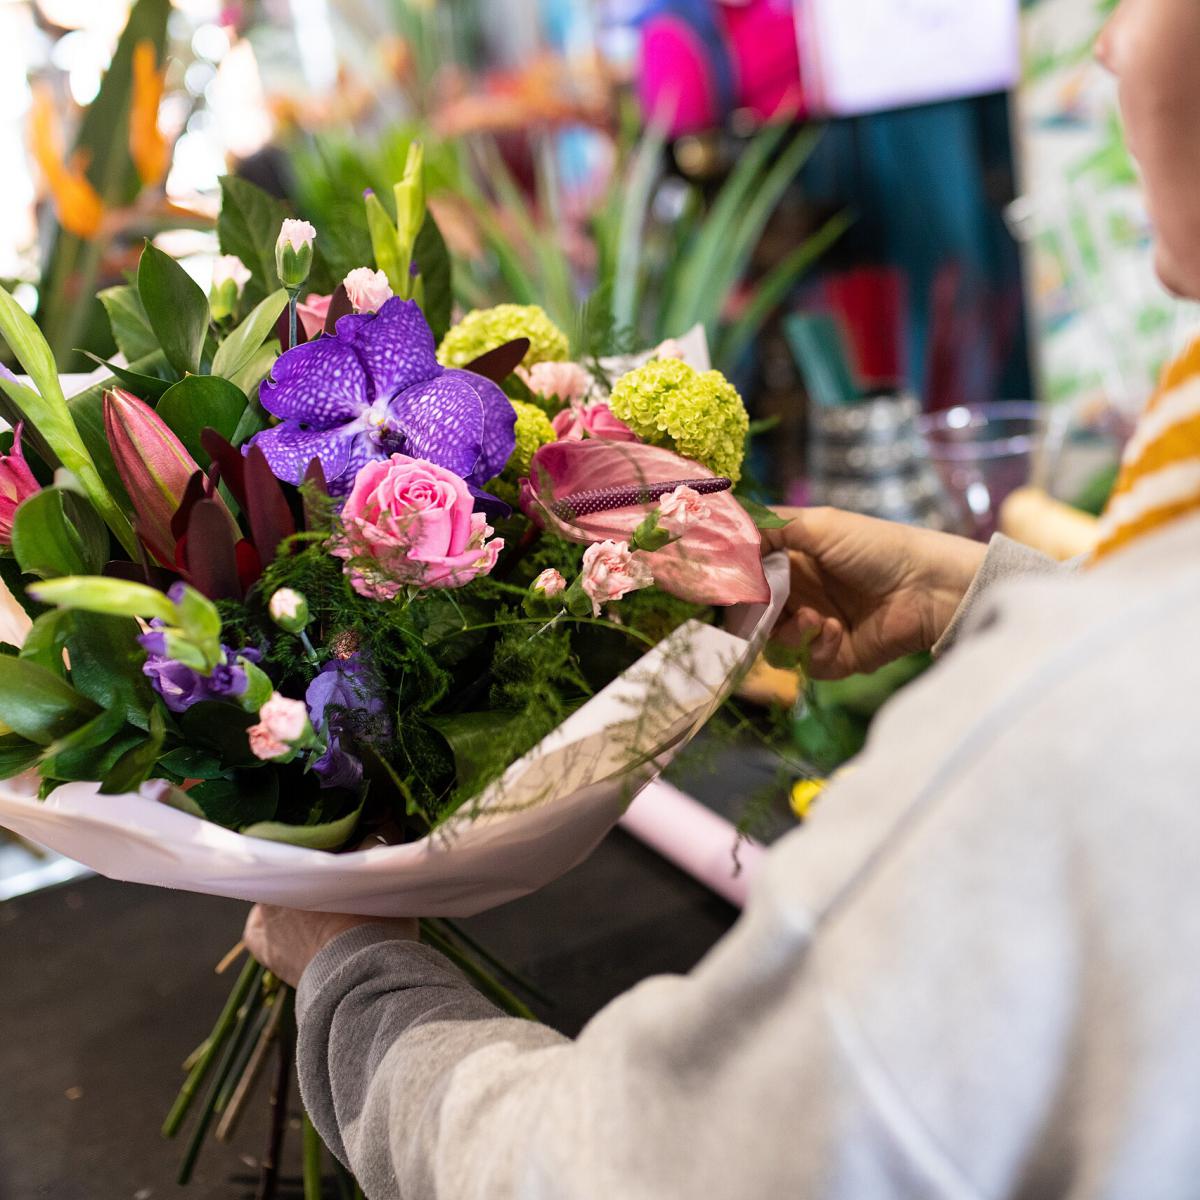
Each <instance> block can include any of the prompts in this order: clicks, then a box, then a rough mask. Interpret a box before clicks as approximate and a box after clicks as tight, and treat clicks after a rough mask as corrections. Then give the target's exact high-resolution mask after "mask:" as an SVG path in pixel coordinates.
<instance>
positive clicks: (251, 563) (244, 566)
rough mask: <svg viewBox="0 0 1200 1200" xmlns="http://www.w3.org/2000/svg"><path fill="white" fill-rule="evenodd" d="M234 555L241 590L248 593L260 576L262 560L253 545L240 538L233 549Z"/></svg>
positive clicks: (247, 540)
mask: <svg viewBox="0 0 1200 1200" xmlns="http://www.w3.org/2000/svg"><path fill="white" fill-rule="evenodd" d="M234 553H235V555H236V557H237V571H238V580H239V581H240V582H241V585H242V590H243V591H244V592H248V591H249V590H250V589H251V588H252V587H253V586H254V585H255V584H256V583H257V582H258V580H259V576H261V575H262V569H263V564H262V559H261V558H260V557H259V554H258V551H257V550H256V549H255V548H254V544H253V543H252V542H251V541H250V540H249V539H247V538H242V540H241V541H240V542H238V544H237V546H236V547H234Z"/></svg>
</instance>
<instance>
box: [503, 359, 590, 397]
mask: <svg viewBox="0 0 1200 1200" xmlns="http://www.w3.org/2000/svg"><path fill="white" fill-rule="evenodd" d="M517 375H518V377H519V378H520V379H521V381H522V383H524V384H525V386H526V387H527V388H528V389H529V390H530V391H531V392H534V393H536V394H537V395H539V396H547V397H550V398H554V399H558V400H562V401H563V402H564V403H565V404H574V403H575V402H576V401H577V400H582V399H583V398H584V396H586V395H587V394H588V389H589V388H591V386H592V377H591V375H589V374H588V373H587V371H585V370H584V369H583V367H581V366H580V365H579V364H578V363H573V362H540V363H534V364H533V366H532V367H530V368H529V369H528V370H526V369H525V368H524V367H518V368H517Z"/></svg>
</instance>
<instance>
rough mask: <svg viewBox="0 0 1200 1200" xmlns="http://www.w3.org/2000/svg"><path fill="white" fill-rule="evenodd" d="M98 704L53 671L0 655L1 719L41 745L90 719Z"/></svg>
mask: <svg viewBox="0 0 1200 1200" xmlns="http://www.w3.org/2000/svg"><path fill="white" fill-rule="evenodd" d="M98 711H99V709H98V707H97V705H95V704H93V703H92V701H90V700H88V699H87V698H86V697H85V696H82V695H80V693H79V692H77V691H76V690H75V689H74V688H73V687H71V686H70V684H67V683H65V682H64V681H63V680H62V679H60V678H59V677H58V676H57V675H56V674H55V673H54V672H53V671H50V670H48V669H47V668H46V667H42V666H39V665H38V664H37V663H35V662H30V661H29V660H27V659H22V658H12V657H10V656H8V655H0V721H2V722H3V723H4V724H5V725H7V726H8V727H9V729H11V730H12V731H13V732H14V733H17V734H20V736H21V737H23V738H25V739H27V740H28V741H31V742H36V743H37V744H38V745H39V746H49V745H51V744H52V743H53V742H54V741H55V740H56V739H58V738H62V737H64V736H66V735H67V734H69V733H70V732H71V731H72V730H74V729H77V728H78V727H79V726H80V725H82V724H84V723H85V722H86V721H90V720H91V719H92V718H93V717H95V716H96V714H97V712H98Z"/></svg>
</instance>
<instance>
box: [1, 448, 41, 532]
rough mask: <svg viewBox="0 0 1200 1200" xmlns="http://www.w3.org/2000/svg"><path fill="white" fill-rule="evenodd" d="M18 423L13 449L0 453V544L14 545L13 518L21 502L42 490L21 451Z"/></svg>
mask: <svg viewBox="0 0 1200 1200" xmlns="http://www.w3.org/2000/svg"><path fill="white" fill-rule="evenodd" d="M22 428H23V425H18V426H17V430H16V433H15V434H14V435H13V444H12V450H11V451H10V452H9V453H8V454H0V545H5V546H11V545H12V532H13V518H14V517H15V516H16V515H17V509H18V508H20V506H21V503H22V502H23V501H25V500H28V499H29V497H30V496H32V495H33V494H34V492H40V491H41V490H42V485H41V484H40V483H38V481H37V480H36V479H35V478H34V477H33V472H32V471H31V470H30V469H29V464H28V463H27V462H26V461H25V455H24V454H22V453H21V430H22Z"/></svg>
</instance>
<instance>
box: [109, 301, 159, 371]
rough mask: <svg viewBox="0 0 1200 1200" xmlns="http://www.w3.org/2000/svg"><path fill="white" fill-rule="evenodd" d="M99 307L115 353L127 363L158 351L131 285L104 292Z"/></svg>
mask: <svg viewBox="0 0 1200 1200" xmlns="http://www.w3.org/2000/svg"><path fill="white" fill-rule="evenodd" d="M99 299H100V303H101V304H103V305H104V311H105V313H107V314H108V324H109V328H110V329H111V330H112V335H113V340H114V341H115V342H116V343H117V349H118V350H120V352H121V353H122V354H123V355H125V357H126V359H127V360H128V361H129V362H131V363H132V362H136V361H137V360H138V359H139V358H144V357H145V356H146V355H147V354H153V353H154V352H155V351H156V350H157V349H158V338H157V337H156V336H155V333H154V330H153V329H152V328H151V325H150V318H149V317H148V316H147V315H146V309H145V307H144V306H143V304H142V297H141V295H140V294H139V292H138V289H137V288H136V287H134V286H133V285H131V284H121V285H120V286H119V287H110V288H105V289H104V291H102V292H101V293H100V294H99Z"/></svg>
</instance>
